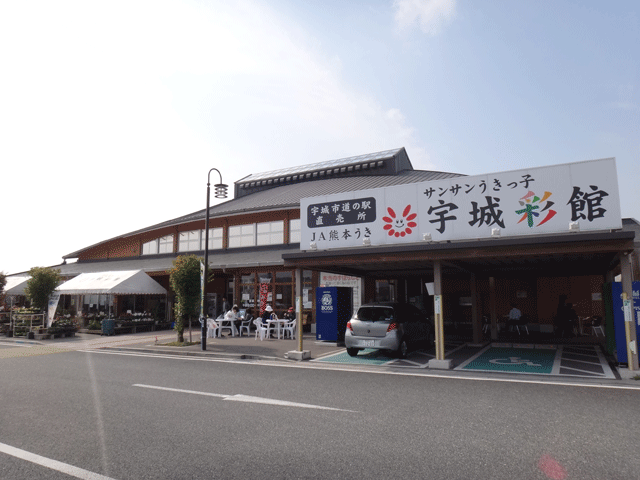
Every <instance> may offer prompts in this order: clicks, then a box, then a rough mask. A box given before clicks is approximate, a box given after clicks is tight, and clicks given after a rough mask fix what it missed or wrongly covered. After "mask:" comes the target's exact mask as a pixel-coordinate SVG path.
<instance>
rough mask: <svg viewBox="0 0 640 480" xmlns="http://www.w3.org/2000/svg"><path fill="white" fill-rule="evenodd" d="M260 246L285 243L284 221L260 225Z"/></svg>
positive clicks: (258, 226) (258, 242) (258, 225)
mask: <svg viewBox="0 0 640 480" xmlns="http://www.w3.org/2000/svg"><path fill="white" fill-rule="evenodd" d="M257 229H258V241H257V244H258V245H278V244H281V243H284V221H282V220H279V221H277V222H265V223H258V224H257Z"/></svg>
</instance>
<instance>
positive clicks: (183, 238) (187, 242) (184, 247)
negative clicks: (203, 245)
mask: <svg viewBox="0 0 640 480" xmlns="http://www.w3.org/2000/svg"><path fill="white" fill-rule="evenodd" d="M200 232H201V230H192V231H190V232H180V237H179V239H178V251H179V252H190V251H193V250H200Z"/></svg>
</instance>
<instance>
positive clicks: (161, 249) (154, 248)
mask: <svg viewBox="0 0 640 480" xmlns="http://www.w3.org/2000/svg"><path fill="white" fill-rule="evenodd" d="M171 252H173V235H167V236H166V237H160V238H156V239H155V240H151V241H150V242H147V243H143V244H142V255H156V254H158V253H171Z"/></svg>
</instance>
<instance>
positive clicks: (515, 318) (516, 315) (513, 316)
mask: <svg viewBox="0 0 640 480" xmlns="http://www.w3.org/2000/svg"><path fill="white" fill-rule="evenodd" d="M520 317H522V312H521V311H520V309H519V308H518V307H516V304H515V303H513V302H512V303H511V311H509V320H508V321H507V330H508V331H510V332H511V331H513V327H515V326H516V325H518V324H519V322H520Z"/></svg>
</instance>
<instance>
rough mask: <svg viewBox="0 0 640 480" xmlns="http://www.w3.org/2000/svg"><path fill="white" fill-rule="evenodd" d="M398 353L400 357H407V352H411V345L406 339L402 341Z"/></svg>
mask: <svg viewBox="0 0 640 480" xmlns="http://www.w3.org/2000/svg"><path fill="white" fill-rule="evenodd" d="M397 353H398V357H399V358H407V354H408V353H409V345H407V341H406V340H402V341H401V342H400V345H399V346H398V350H397Z"/></svg>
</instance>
